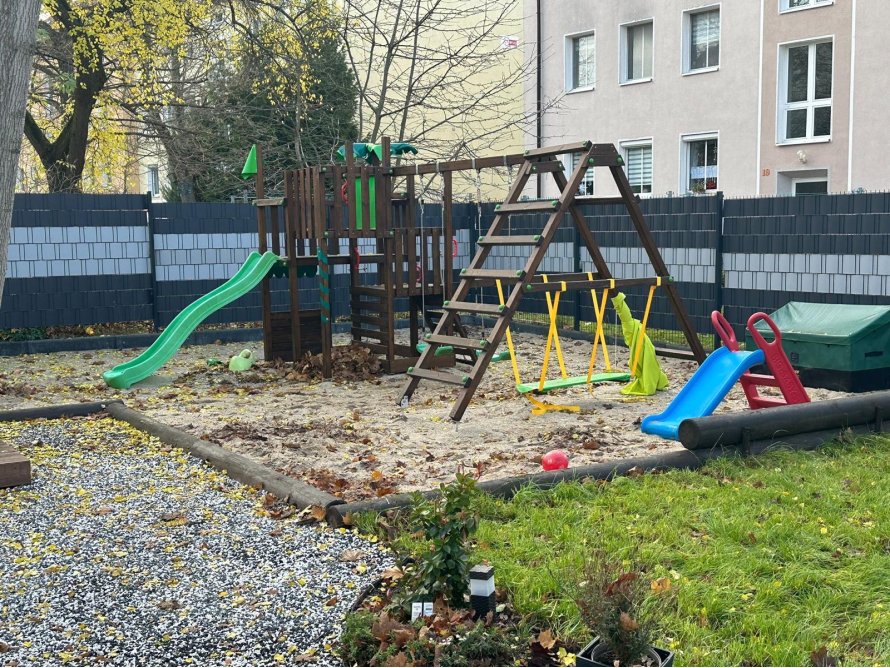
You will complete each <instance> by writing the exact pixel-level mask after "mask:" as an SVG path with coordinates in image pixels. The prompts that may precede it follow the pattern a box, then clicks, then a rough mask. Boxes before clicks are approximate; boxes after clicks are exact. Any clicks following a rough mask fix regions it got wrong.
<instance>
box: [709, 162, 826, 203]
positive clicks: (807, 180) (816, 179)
mask: <svg viewBox="0 0 890 668" xmlns="http://www.w3.org/2000/svg"><path fill="white" fill-rule="evenodd" d="M718 156H719V151H718ZM822 181H824V182H825V192H826V193H828V194H830V193H831V190H830V186H831V181H830V180H829V174H828V171H827V170H826V172H825V176H811V177H807V178H800V179H795V178H792V179H791V195H792V196H794V197H797V184H798V183H821V182H822Z"/></svg>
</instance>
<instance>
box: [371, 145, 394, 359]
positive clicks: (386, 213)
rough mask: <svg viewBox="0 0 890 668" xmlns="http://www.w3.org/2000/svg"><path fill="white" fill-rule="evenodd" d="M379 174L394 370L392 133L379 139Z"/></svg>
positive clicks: (388, 352)
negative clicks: (390, 159) (388, 172)
mask: <svg viewBox="0 0 890 668" xmlns="http://www.w3.org/2000/svg"><path fill="white" fill-rule="evenodd" d="M380 149H381V153H382V154H383V155H382V156H381V158H380V175H378V176H377V178H376V179H375V185H376V186H377V202H376V204H377V207H376V208H377V230H378V238H379V234H380V228H381V225H382V227H383V234H384V235H385V236H384V237H383V244H382V245H383V248H382V250H383V260H384V262H383V285H384V286H385V293H386V329H387V333H386V361H387V366H388V367H389V368H388V369H387V371H388V373H392V369H393V365H394V364H395V360H396V322H395V311H396V309H395V280H394V276H393V269H394V267H395V261H396V257H395V243H394V242H395V240H394V239H393V236H392V234H391V232H392V224H391V222H390V215H391V213H392V179H391V178H390V176H389V175H388V174H385V172H386V171H387V170H388V169H389V151H390V142H389V137H384V138H383V140H382V141H381V142H380Z"/></svg>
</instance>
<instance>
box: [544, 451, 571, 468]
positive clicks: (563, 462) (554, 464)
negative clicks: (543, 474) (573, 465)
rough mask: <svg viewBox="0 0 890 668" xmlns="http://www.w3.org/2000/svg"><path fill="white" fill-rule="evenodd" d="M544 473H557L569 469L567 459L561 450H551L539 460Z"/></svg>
mask: <svg viewBox="0 0 890 668" xmlns="http://www.w3.org/2000/svg"><path fill="white" fill-rule="evenodd" d="M541 466H543V467H544V470H545V471H558V470H559V469H567V468H569V458H568V456H567V455H566V453H564V452H563V451H562V450H551V451H550V452H548V453H547V454H546V455H544V458H543V459H542V460H541Z"/></svg>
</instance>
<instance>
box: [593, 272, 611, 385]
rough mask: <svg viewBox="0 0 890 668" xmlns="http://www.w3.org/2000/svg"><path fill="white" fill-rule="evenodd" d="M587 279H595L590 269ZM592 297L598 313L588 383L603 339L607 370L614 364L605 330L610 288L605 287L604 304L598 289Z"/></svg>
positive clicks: (594, 310)
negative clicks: (604, 322)
mask: <svg viewBox="0 0 890 668" xmlns="http://www.w3.org/2000/svg"><path fill="white" fill-rule="evenodd" d="M587 280H590V281H592V280H593V275H592V273H591V272H589V271H588V272H587ZM590 297H591V299H592V300H593V312H594V313H595V314H596V333H595V334H594V335H593V351H592V352H591V354H590V366H589V367H588V368H587V382H588V384H589V383H590V379H591V378H592V377H593V369H594V367H595V366H596V353H597V349H598V347H599V344H600V341H602V344H603V357H604V358H605V361H606V371H607V372H609V371H612V364H611V362H610V361H609V347H608V346H607V345H606V335H605V333H604V331H603V319H604V317H605V315H606V304H607V303H608V301H607V300H608V297H609V288H605V289H604V290H603V303H602V306H600V304H599V302H598V300H597V298H596V290H591V291H590Z"/></svg>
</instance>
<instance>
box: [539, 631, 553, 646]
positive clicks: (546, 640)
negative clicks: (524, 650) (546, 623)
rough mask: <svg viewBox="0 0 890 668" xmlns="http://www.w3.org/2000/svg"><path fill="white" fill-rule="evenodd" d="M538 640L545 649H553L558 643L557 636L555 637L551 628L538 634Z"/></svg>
mask: <svg viewBox="0 0 890 668" xmlns="http://www.w3.org/2000/svg"><path fill="white" fill-rule="evenodd" d="M536 642H537V643H538V644H539V645H540V646H541V647H543V648H544V649H553V646H554V645H555V644H556V638H554V637H553V633H551V631H550V629H547V630H545V631H541V632H540V633H539V634H538V637H537V638H536Z"/></svg>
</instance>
